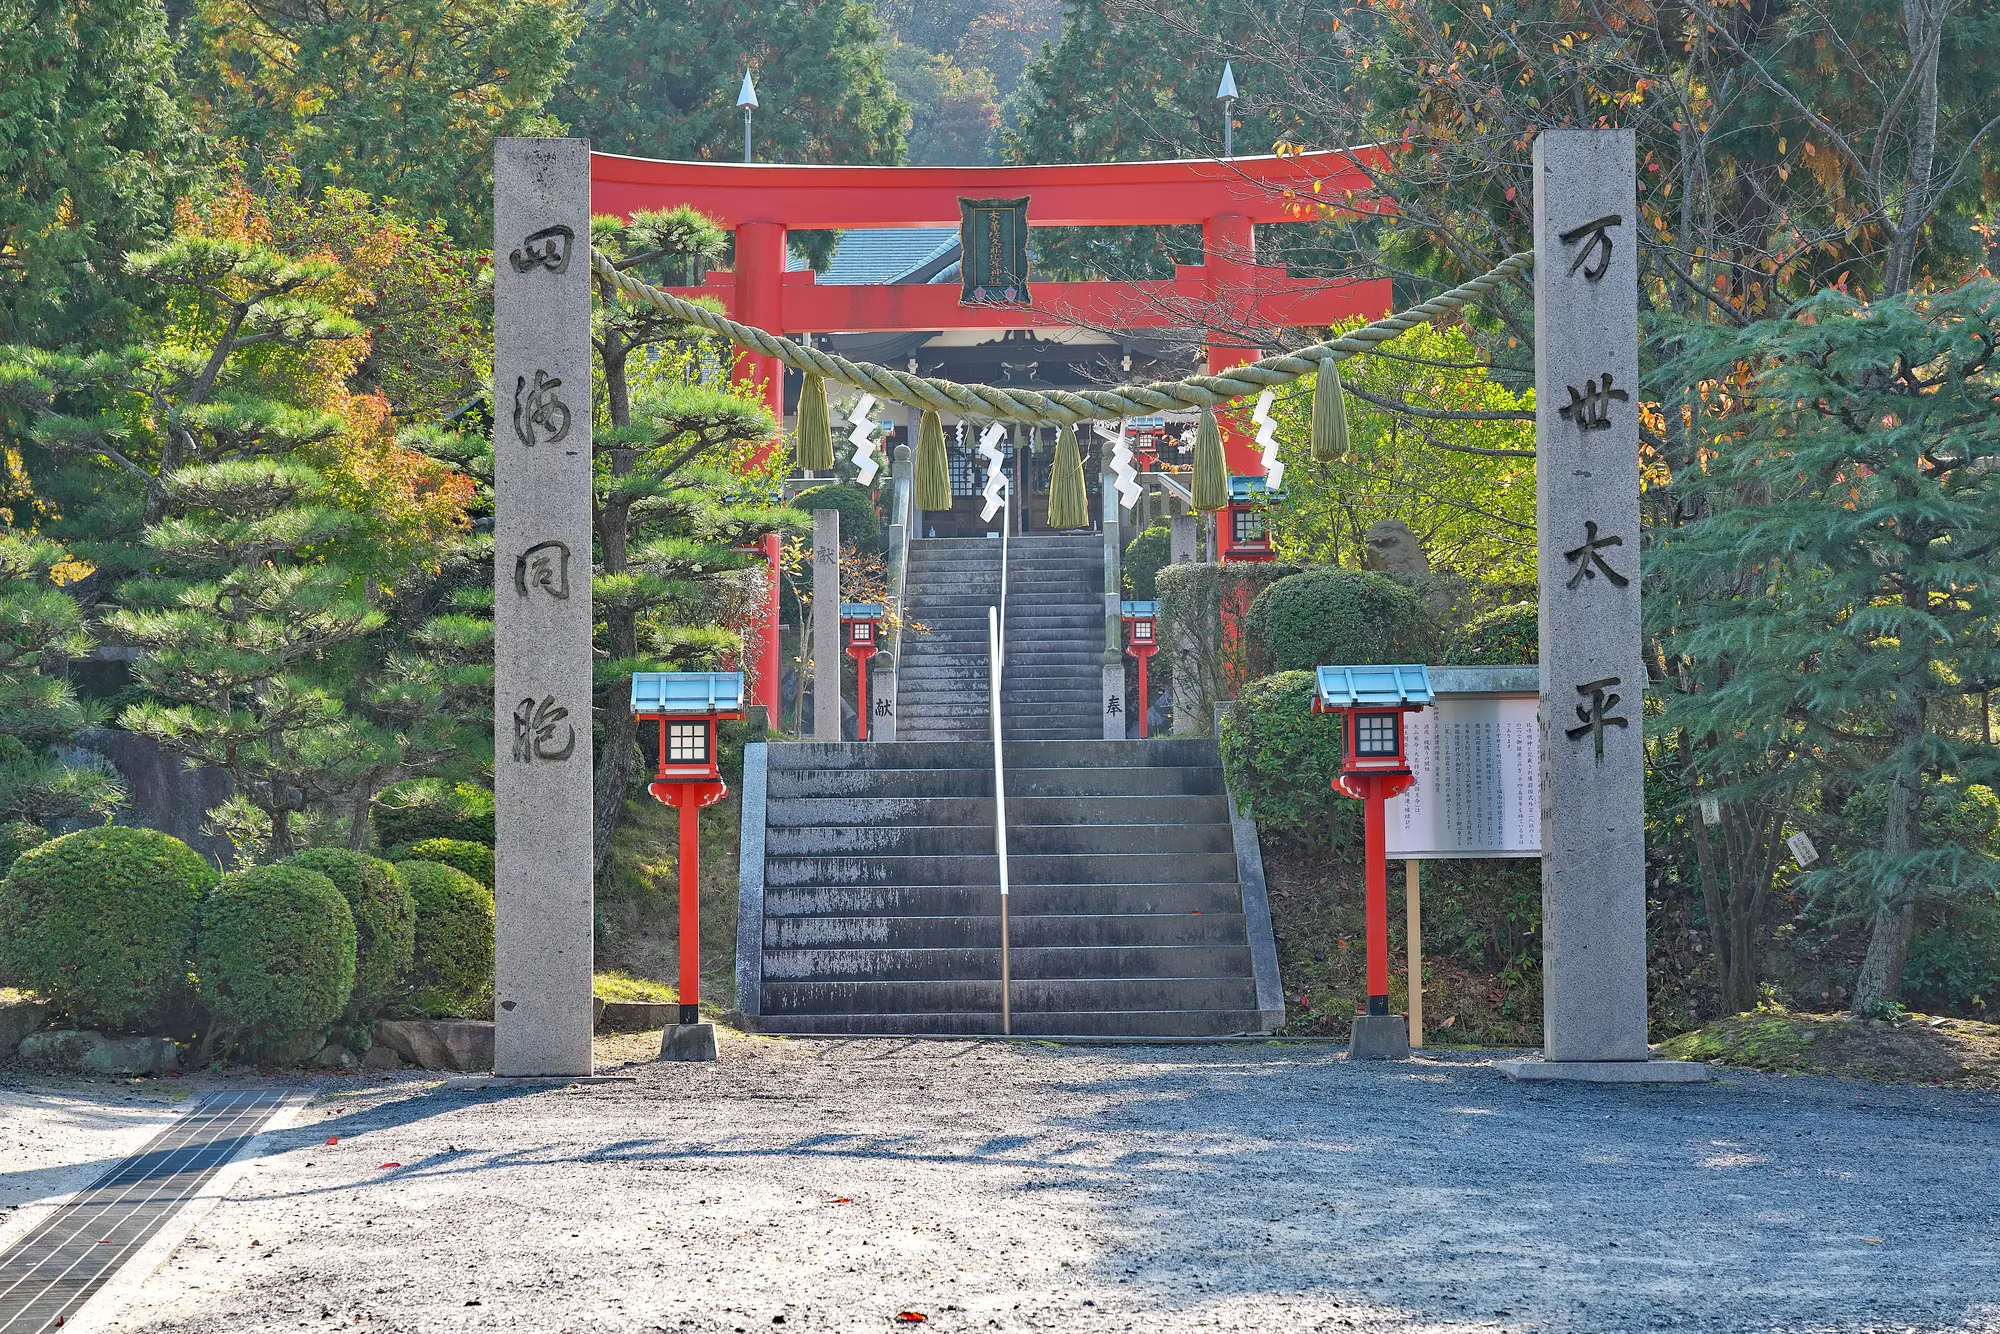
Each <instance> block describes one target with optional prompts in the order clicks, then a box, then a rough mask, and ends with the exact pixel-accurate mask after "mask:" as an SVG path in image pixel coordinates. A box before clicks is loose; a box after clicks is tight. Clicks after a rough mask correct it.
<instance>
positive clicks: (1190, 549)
mask: <svg viewBox="0 0 2000 1334" xmlns="http://www.w3.org/2000/svg"><path fill="white" fill-rule="evenodd" d="M1194 525H1195V516H1194V515H1192V514H1176V515H1174V516H1173V517H1172V518H1171V519H1169V520H1168V521H1167V531H1168V537H1167V563H1168V564H1169V565H1192V564H1193V563H1194V562H1195V561H1196V560H1197V559H1198V557H1197V555H1196V553H1195V546H1196V543H1195V532H1194Z"/></svg>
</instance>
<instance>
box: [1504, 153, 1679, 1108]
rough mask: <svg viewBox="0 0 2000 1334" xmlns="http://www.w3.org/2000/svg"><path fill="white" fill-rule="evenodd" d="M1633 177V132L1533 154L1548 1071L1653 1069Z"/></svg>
mask: <svg viewBox="0 0 2000 1334" xmlns="http://www.w3.org/2000/svg"><path fill="white" fill-rule="evenodd" d="M1633 171H1634V168H1633V137H1632V132H1631V131H1630V130H1595V131H1577V130H1551V131H1544V132H1543V133H1542V134H1541V135H1540V137H1538V138H1537V139H1536V140H1535V150H1534V182H1535V440H1536V458H1535V481H1536V488H1537V490H1536V513H1535V520H1536V528H1537V531H1538V533H1539V542H1540V555H1539V560H1538V568H1539V572H1540V577H1541V604H1540V611H1541V666H1542V702H1541V726H1542V738H1541V747H1542V968H1543V974H1542V977H1543V981H1542V1054H1543V1056H1544V1058H1545V1060H1546V1063H1547V1064H1548V1065H1549V1066H1555V1065H1557V1064H1558V1063H1564V1062H1576V1063H1590V1062H1637V1061H1644V1060H1646V1058H1647V1054H1648V1053H1647V1050H1646V825H1645V816H1646V810H1645V806H1646V797H1645V775H1644V768H1643V742H1642V736H1643V729H1642V726H1641V711H1642V710H1641V706H1642V703H1643V701H1644V698H1645V693H1646V669H1645V664H1644V660H1643V657H1642V655H1641V650H1640V638H1639V634H1640V631H1639V582H1640V581H1639V403H1638V399H1639V300H1638V280H1639V263H1638V258H1639V257H1638V232H1639V221H1640V220H1639V214H1638V208H1637V205H1636V194H1635V190H1634V180H1633ZM1697 1068H1698V1067H1697ZM1542 1073H1543V1074H1544V1077H1546V1076H1547V1075H1550V1074H1556V1073H1557V1072H1556V1071H1554V1070H1547V1071H1544V1072H1542ZM1576 1073H1581V1074H1585V1076H1586V1077H1589V1076H1588V1073H1587V1072H1585V1071H1581V1070H1579V1071H1577V1072H1576ZM1597 1077H1606V1076H1605V1075H1602V1074H1600V1075H1598V1076H1597ZM1614 1077H1615V1076H1614ZM1628 1077H1629V1076H1628Z"/></svg>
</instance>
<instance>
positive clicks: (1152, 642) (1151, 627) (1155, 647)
mask: <svg viewBox="0 0 2000 1334" xmlns="http://www.w3.org/2000/svg"><path fill="white" fill-rule="evenodd" d="M1118 614H1119V616H1120V617H1122V618H1123V619H1124V621H1125V652H1126V653H1128V654H1130V655H1131V656H1132V657H1135V658H1137V659H1138V660H1139V735H1140V736H1141V737H1144V736H1145V735H1146V715H1147V713H1148V712H1149V709H1148V705H1147V701H1148V699H1149V698H1150V697H1151V692H1149V691H1148V690H1147V688H1146V660H1147V659H1148V658H1150V657H1152V656H1153V655H1154V654H1155V653H1158V652H1159V651H1160V628H1159V627H1160V604H1159V603H1157V602H1152V601H1145V602H1130V601H1127V602H1120V603H1119V604H1118Z"/></svg>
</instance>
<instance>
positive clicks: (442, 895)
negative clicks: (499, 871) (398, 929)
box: [396, 861, 493, 1017]
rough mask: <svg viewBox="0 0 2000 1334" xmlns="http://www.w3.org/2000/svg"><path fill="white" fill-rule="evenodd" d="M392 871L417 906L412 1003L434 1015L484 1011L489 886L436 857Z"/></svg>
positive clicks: (489, 964) (488, 983)
mask: <svg viewBox="0 0 2000 1334" xmlns="http://www.w3.org/2000/svg"><path fill="white" fill-rule="evenodd" d="M396 870H397V872H398V873H400V874H401V875H402V877H403V886H404V888H406V889H408V890H409V891H410V898H411V899H412V900H413V901H414V902H415V903H416V907H417V950H416V963H415V965H414V966H413V967H412V968H411V970H410V980H411V982H412V983H413V984H414V988H413V991H412V994H411V1004H412V1005H413V1006H414V1007H415V1008H416V1009H417V1010H418V1011H420V1012H421V1013H423V1014H427V1015H433V1016H438V1017H462V1016H468V1015H475V1014H479V1013H481V1012H483V1011H484V1010H485V1008H486V1007H487V1005H488V1004H489V1003H490V1001H491V997H492V992H493V891H491V890H489V889H488V888H486V886H484V885H482V884H480V883H479V882H478V881H477V880H474V879H473V878H472V877H471V876H469V875H467V874H466V873H465V872H463V871H460V870H458V869H457V868H455V867H451V866H446V865H444V864H442V863H440V862H426V861H407V862H402V863H399V864H398V865H397V867H396Z"/></svg>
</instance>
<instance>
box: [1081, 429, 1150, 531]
mask: <svg viewBox="0 0 2000 1334" xmlns="http://www.w3.org/2000/svg"><path fill="white" fill-rule="evenodd" d="M1091 429H1092V430H1094V431H1096V432H1097V434H1098V435H1099V436H1101V437H1102V438H1103V439H1104V440H1105V441H1107V442H1108V443H1109V444H1110V446H1111V474H1112V476H1114V477H1116V478H1117V479H1118V504H1119V507H1120V508H1121V509H1128V510H1129V509H1131V508H1132V507H1133V506H1134V505H1136V504H1138V503H1139V497H1140V496H1142V495H1144V494H1145V488H1144V487H1142V486H1140V485H1139V470H1138V469H1137V468H1135V467H1133V466H1132V444H1131V442H1130V441H1129V440H1127V439H1126V438H1125V420H1124V418H1122V417H1121V418H1119V421H1118V429H1117V430H1115V431H1114V430H1112V429H1111V428H1110V427H1109V426H1107V425H1105V424H1104V423H1103V422H1093V423H1092V424H1091Z"/></svg>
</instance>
